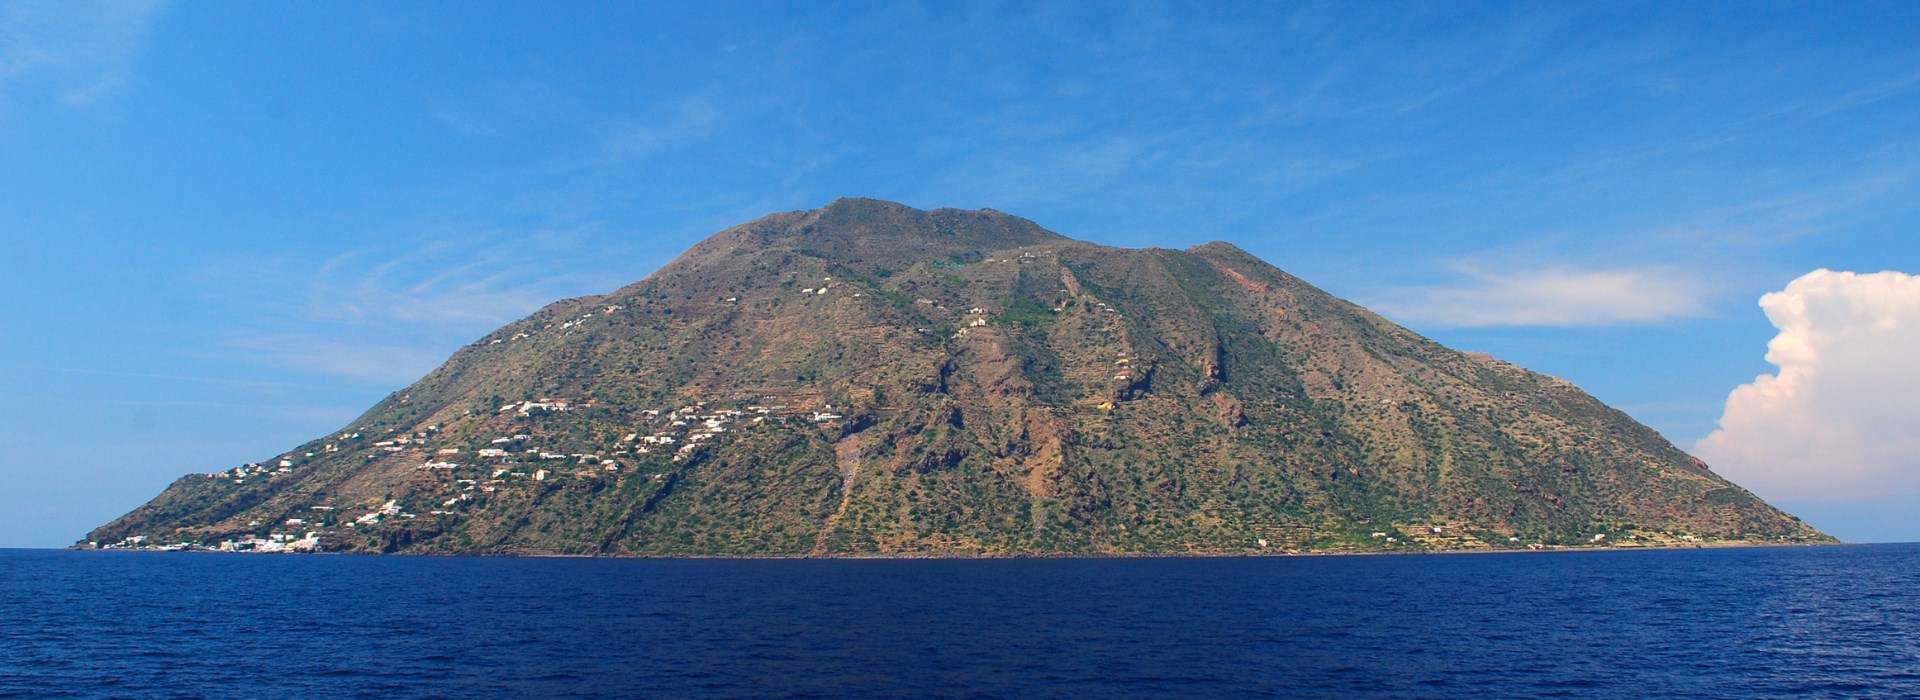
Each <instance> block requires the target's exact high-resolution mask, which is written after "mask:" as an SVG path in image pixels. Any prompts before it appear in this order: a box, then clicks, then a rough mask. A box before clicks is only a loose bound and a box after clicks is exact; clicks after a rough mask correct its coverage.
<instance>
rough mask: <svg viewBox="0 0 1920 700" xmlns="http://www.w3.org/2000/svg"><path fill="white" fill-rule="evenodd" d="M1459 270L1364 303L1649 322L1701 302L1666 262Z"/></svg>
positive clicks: (1447, 316) (1425, 314)
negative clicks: (1448, 281)
mask: <svg viewBox="0 0 1920 700" xmlns="http://www.w3.org/2000/svg"><path fill="white" fill-rule="evenodd" d="M1460 272H1461V276H1462V277H1463V278H1464V279H1462V280H1460V282H1459V283H1457V284H1453V285H1446V286H1428V287H1406V288H1401V289H1396V290H1390V291H1387V292H1385V293H1382V294H1378V295H1375V298H1374V299H1372V300H1371V303H1370V304H1369V306H1371V307H1372V308H1373V309H1374V310H1376V311H1379V312H1380V313H1382V314H1385V315H1387V316H1389V317H1392V318H1395V319H1399V320H1403V321H1408V322H1414V323H1419V324H1422V325H1427V326H1434V327H1444V328H1476V327H1487V326H1600V325H1614V324H1622V323H1651V322H1656V321H1664V320H1667V319H1672V318H1680V317H1686V316H1696V315H1699V314H1701V313H1702V312H1704V310H1705V308H1706V296H1707V285H1706V284H1705V283H1703V282H1702V281H1701V279H1700V278H1699V276H1697V275H1694V274H1689V273H1686V272H1683V271H1681V270H1678V269H1673V268H1666V267H1654V268H1645V269H1624V268H1623V269H1612V270H1581V269H1574V268H1567V267H1560V268H1547V269H1539V270H1516V271H1501V272H1490V271H1487V270H1484V269H1479V268H1463V269H1462V270H1461V271H1460Z"/></svg>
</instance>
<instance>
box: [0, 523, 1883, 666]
mask: <svg viewBox="0 0 1920 700" xmlns="http://www.w3.org/2000/svg"><path fill="white" fill-rule="evenodd" d="M0 697H28V698H523V699H524V698H709V697H711V698H823V697H857V698H869V697H928V698H1056V697H1058V698H1105V697H1123V698H1124V697H1166V698H1315V697H1329V698H1334V697H1337V698H1356V697H1358V698H1473V699H1475V700H1489V699H1492V698H1530V697H1575V698H1852V697H1862V698H1899V697H1907V698H1913V697H1920V545H1915V544H1899V545H1843V546H1826V547H1767V548H1729V549H1690V550H1642V551H1573V552H1544V553H1515V554H1433V555H1389V556H1298V557H1255V558H1119V559H975V560H966V559H960V560H954V559H945V560H940V559H920V560H900V559H893V560H881V559H856V560H750V559H563V558H484V557H400V556H348V555H250V554H214V553H164V552H155V553H140V552H95V551H61V550H0Z"/></svg>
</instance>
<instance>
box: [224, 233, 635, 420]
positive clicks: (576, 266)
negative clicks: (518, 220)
mask: <svg viewBox="0 0 1920 700" xmlns="http://www.w3.org/2000/svg"><path fill="white" fill-rule="evenodd" d="M606 238H611V237H608V236H603V235H597V234H596V233H595V230H594V229H593V227H591V226H588V227H584V228H579V229H535V230H491V231H489V230H464V229H457V228H455V229H447V230H440V231H436V232H435V233H434V235H432V236H431V237H428V236H411V237H408V238H404V239H402V240H400V241H394V242H392V243H388V244H384V245H376V246H371V247H366V248H360V249H357V250H353V251H350V252H344V253H340V254H338V255H335V256H334V257H332V258H330V259H328V260H326V261H324V262H322V263H320V264H318V265H317V266H312V265H313V264H312V263H309V262H306V261H304V260H300V259H278V260H242V259H230V260H223V261H219V262H218V263H217V264H213V265H209V266H208V267H207V268H206V269H203V270H200V271H198V272H197V274H196V275H195V278H196V279H197V280H200V281H202V283H210V284H212V285H214V287H215V289H217V291H213V292H212V295H213V296H214V297H215V298H218V299H225V300H244V302H243V303H244V305H243V306H242V307H241V308H242V309H243V311H241V312H239V313H237V314H236V320H237V323H235V326H234V327H233V328H230V329H228V331H227V333H226V335H227V340H226V342H225V345H226V347H227V348H228V349H230V350H232V351H235V352H237V353H238V354H239V355H241V356H246V357H251V358H252V359H254V361H256V362H259V363H260V364H264V365H271V366H277V367H284V368H288V369H294V370H298V371H302V372H307V373H312V374H318V375H327V376H334V377H342V378H347V379H352V380H357V381H363V382H370V383H375V384H404V383H406V382H410V381H413V380H415V379H419V378H420V377H421V376H422V375H424V374H426V372H427V371H428V370H431V369H433V368H434V367H435V366H437V365H439V364H440V363H441V362H442V361H444V360H446V358H447V356H448V355H450V354H451V353H452V352H453V351H454V350H455V349H457V348H459V347H460V346H461V345H464V344H466V343H468V342H471V341H472V340H473V339H475V338H477V337H479V336H480V335H482V334H484V333H486V332H488V331H491V330H493V329H494V328H497V327H499V326H501V325H503V324H505V323H508V322H510V321H513V320H516V319H519V318H522V317H525V316H526V315H528V314H529V313H532V312H533V311H535V310H536V309H539V308H540V307H542V306H545V305H546V304H549V303H552V302H555V301H559V300H561V299H565V298H569V297H575V296H581V295H585V294H600V293H605V292H609V291H612V290H614V289H616V288H618V287H619V286H620V285H623V284H626V283H629V282H632V281H634V280H636V279H639V278H640V277H641V276H642V275H643V274H644V273H645V272H647V271H648V270H649V269H650V263H655V262H663V261H664V260H659V261H654V260H650V259H649V257H650V256H649V255H647V254H645V253H644V252H643V251H640V250H637V249H636V248H635V247H634V246H632V245H629V244H626V243H622V242H614V243H609V242H606V241H604V240H600V239H606ZM627 261H632V262H627ZM302 277H304V278H305V282H304V284H275V285H265V286H263V285H260V284H259V280H260V279H261V278H273V279H285V280H299V279H301V278H302Z"/></svg>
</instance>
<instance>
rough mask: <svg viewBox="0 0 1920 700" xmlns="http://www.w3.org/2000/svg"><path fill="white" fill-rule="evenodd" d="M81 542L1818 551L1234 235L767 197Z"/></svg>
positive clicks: (1585, 419)
mask: <svg viewBox="0 0 1920 700" xmlns="http://www.w3.org/2000/svg"><path fill="white" fill-rule="evenodd" d="M88 540H89V542H90V543H93V544H94V545H95V546H134V545H137V546H146V547H156V546H180V545H190V546H201V547H223V548H227V549H263V550H281V549H317V550H331V551H380V552H408V553H554V554H598V555H649V554H738V555H827V556H832V555H870V554H880V555H888V554H898V555H918V554H956V555H976V554H977V555H1022V554H1059V553H1074V554H1122V553H1253V552H1281V551H1393V550H1421V549H1463V548H1522V547H1541V546H1561V545H1581V546H1643V545H1649V544H1679V543H1692V542H1713V541H1769V542H1773V541H1782V540H1785V541H1797V542H1810V541H1830V538H1827V537H1826V536H1825V535H1822V534H1820V533H1819V532H1816V531H1814V530H1813V529H1811V528H1809V527H1807V526H1806V525H1805V524H1803V523H1801V522H1800V521H1799V520H1798V519H1796V518H1794V517H1792V516H1789V515H1787V514H1785V513H1782V512H1780V511H1779V510H1776V509H1774V508H1773V507H1771V506H1769V505H1767V504H1766V503H1764V502H1762V501H1761V500H1760V499H1758V498H1756V497H1754V496H1753V495H1752V494H1751V493H1748V492H1747V491H1746V490H1744V489H1741V488H1740V487H1738V486H1735V485H1733V484H1731V483H1729V482H1727V481H1726V480H1725V479H1722V478H1720V477H1719V476H1717V475H1715V474H1714V473H1713V472H1712V471H1710V470H1708V468H1707V466H1706V465H1705V464H1703V463H1701V462H1700V461H1698V460H1696V459H1694V458H1692V457H1690V456H1688V455H1687V454H1685V453H1683V452H1681V451H1680V450H1679V449H1676V448H1675V447H1674V446H1673V445H1672V444H1671V443H1669V442H1667V441H1666V440H1664V439H1662V438H1661V437H1660V436H1659V435H1658V434H1656V433H1655V432H1654V431H1652V430H1650V429H1648V428H1647V427H1645V426H1643V425H1640V424H1639V423H1636V422H1634V421H1633V419H1631V418H1629V417H1627V416H1626V415H1625V414H1623V413H1620V412H1619V411H1616V410H1613V409H1611V408H1608V407H1607V406H1605V405H1602V404H1601V403H1600V402H1598V401H1596V400H1594V399H1593V398H1592V397H1590V396H1588V395H1587V394H1585V393H1583V392H1581V391H1580V390H1579V389H1577V388H1575V387H1574V386H1573V385H1571V384H1568V383H1567V382H1565V381H1562V380H1559V379H1555V378H1552V377H1547V376H1543V375H1540V374H1535V373H1532V372H1528V371H1526V370H1524V369H1521V368H1518V367H1515V366H1513V365H1510V364H1507V363H1504V362H1501V361H1499V360H1495V359H1493V358H1491V357H1488V356H1485V355H1479V354H1471V353H1461V352H1456V351H1453V350H1449V349H1447V348H1445V347H1442V346H1440V345H1438V344H1436V343H1434V342H1432V341H1430V340H1427V339H1426V338H1423V337H1421V336H1419V335H1418V334H1415V333H1413V332H1411V331H1408V330H1407V329H1405V328H1401V327H1400V326H1397V325H1395V324H1393V323H1391V322H1389V321H1387V320H1385V319H1383V318H1381V317H1379V316H1377V315H1374V314H1373V313H1370V312H1368V311H1367V310H1366V309H1363V308H1360V307H1358V306H1355V305H1353V304H1351V303H1348V302H1345V301H1342V300H1340V299H1337V298H1334V297H1333V296H1331V295H1329V294H1327V293H1325V292H1322V291H1320V290H1319V289H1316V288H1314V287H1313V286H1311V285H1308V284H1307V283H1305V282H1302V281H1301V280H1299V279H1296V278H1294V277H1292V276H1290V275H1288V274H1286V273H1284V272H1281V271H1280V270H1278V269H1275V268H1274V267H1272V266H1271V265H1268V264H1266V263H1264V262H1262V261H1260V260H1259V259H1257V258H1254V257H1253V256H1251V255H1248V254H1247V253H1245V252H1243V251H1241V250H1240V249H1238V248H1235V247H1233V246H1232V245H1229V244H1226V243H1218V242H1216V243H1208V244H1206V245H1202V246H1197V247H1194V248H1190V249H1187V250H1184V251H1181V250H1163V249H1157V248H1150V249H1145V250H1128V249H1120V248H1111V247H1106V246H1100V245H1094V244H1090V243H1085V242H1081V241H1075V240H1072V239H1069V238H1066V237H1063V236H1060V235H1059V234H1056V233H1053V232H1050V231H1047V230H1046V229H1043V228H1041V227H1039V226H1037V225H1035V224H1034V223H1033V222H1030V221H1027V220H1025V219H1021V218H1019V217H1015V216H1011V215H1007V214H1002V213H1000V212H995V211H992V210H979V211H960V210H954V209H937V210H933V211H921V210H917V209H913V208H910V207H907V206H903V205H899V204H893V203H889V202H882V201H876V200H868V199H843V200H839V201H836V202H833V203H832V204H830V205H828V206H826V207H824V208H821V209H816V210H811V211H800V212H789V213H782V214H774V215H771V216H767V217H765V218H762V219H759V220H757V221H753V222H751V223H747V224H744V225H741V226H737V227H734V228H730V229H727V230H725V231H721V232H720V233H718V234H715V235H714V236H712V237H711V238H708V239H707V240H705V241H702V242H701V243H699V244H697V245H695V246H694V247H693V248H691V249H689V250H688V251H687V252H686V253H684V254H682V255H681V256H680V257H679V258H677V259H675V260H674V261H673V262H671V263H669V264H668V265H666V266H665V267H663V268H661V269H660V270H659V271H658V272H655V273H654V274H653V275H651V276H649V277H647V278H646V279H644V280H641V281H640V282H637V283H635V284H633V285H630V286H627V287H625V288H622V289H620V290H617V291H615V292H613V293H610V294H607V295H604V296H596V297H587V298H581V299H570V300H565V301H560V302H557V303H554V304H552V305H550V306H547V307H546V308H544V309H541V310H540V311H538V312H536V313H534V314H533V315H531V316H529V317H527V318H525V319H523V320H520V321H517V322H514V323H512V324H509V325H507V326H506V327H504V328H501V329H499V330H497V331H494V332H493V333H490V334H488V335H487V336H485V337H483V338H481V339H480V340H478V341H475V342H474V343H473V344H471V345H469V346H467V347H465V348H462V349H461V350H460V351H458V352H456V353H454V355H453V357H452V358H451V359H449V360H448V361H447V363H446V364H444V365H442V366H441V367H440V368H438V369H436V370H434V371H433V372H432V373H430V374H428V375H427V376H426V377H425V378H423V379H421V380H420V381H418V382H416V383H415V384H413V385H412V386H409V387H407V388H405V389H403V390H401V391H399V392H396V393H394V394H393V395H392V396H390V397H388V398H387V399H386V400H384V401H381V402H380V403H379V404H378V405H376V406H374V407H373V408H372V409H371V410H369V411H368V412H367V413H366V414H365V415H363V416H361V417H360V418H359V419H358V420H355V421H354V422H353V423H352V424H350V425H348V426H346V427H343V428H342V429H340V430H339V431H337V432H335V433H333V434H330V435H327V436H325V437H322V438H320V439H317V440H314V441H312V442H309V443H307V444H305V445H301V446H299V447H297V448H294V449H293V450H291V451H289V452H287V453H286V454H283V455H278V456H275V457H273V458H271V459H268V460H266V461H263V462H258V463H252V464H247V465H243V466H239V467H233V468H229V469H225V470H221V471H216V472H213V473H207V474H194V475H190V476H187V477H185V478H182V479H180V480H179V481H177V482H175V483H174V484H173V485H171V486H170V487H168V488H167V489H166V490H165V491H164V492H163V493H161V494H160V495H159V496H158V497H156V498H155V499H153V501H151V502H149V503H147V504H145V505H143V506H141V507H139V508H137V509H135V510H134V511H133V512H131V513H128V514H127V515H125V516H122V517H121V518H119V519H118V520H115V521H114V522H112V523H110V524H108V525H106V526H103V527H101V528H99V529H98V530H95V531H94V532H93V533H91V534H90V535H89V536H88Z"/></svg>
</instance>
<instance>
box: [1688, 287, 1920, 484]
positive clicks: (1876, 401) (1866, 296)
mask: <svg viewBox="0 0 1920 700" xmlns="http://www.w3.org/2000/svg"><path fill="white" fill-rule="evenodd" d="M1760 307H1761V308H1762V309H1765V310H1766V313H1767V319H1768V320H1769V321H1772V322H1773V325H1774V327H1776V328H1778V329H1779V330H1780V333H1779V335H1777V336H1775V337H1774V339H1773V341H1772V342H1769V343H1768V344H1767V361H1768V362H1770V363H1773V364H1774V365H1776V366H1778V367H1779V368H1780V369H1779V371H1778V372H1776V373H1774V374H1764V375H1761V376H1759V377H1757V378H1755V379H1754V380H1753V383H1751V384H1744V385H1741V386H1740V387H1739V388H1736V389H1734V390H1733V393H1732V394H1731V395H1730V396H1728V397H1727V406H1726V411H1725V413H1724V414H1723V415H1722V416H1721V418H1720V429H1719V430H1715V431H1714V432H1713V433H1712V434H1710V435H1708V436H1707V437H1705V438H1702V439H1701V440H1700V441H1699V442H1698V443H1696V444H1695V446H1694V451H1695V453H1696V454H1699V455H1700V456H1701V457H1702V458H1704V459H1706V460H1707V462H1708V463H1709V464H1712V465H1713V468H1714V470H1715V471H1718V472H1719V473H1720V474H1722V475H1724V476H1726V477H1727V478H1729V479H1732V480H1733V481H1734V482H1736V483H1738V484H1740V485H1742V486H1745V487H1747V488H1749V489H1751V490H1753V491H1754V492H1755V493H1758V494H1760V495H1761V496H1762V497H1766V498H1776V499H1789V500H1854V499H1864V498H1870V497H1877V496H1889V495H1897V494H1902V493H1916V492H1920V483H1916V477H1920V277H1915V276H1912V275H1908V274H1904V273H1900V272H1880V273H1876V274H1866V275H1862V274H1855V273H1852V272H1834V271H1831V270H1815V271H1813V272H1810V273H1807V275H1806V276H1804V277H1801V278H1800V279H1797V280H1794V281H1793V282H1792V283H1790V284H1788V285H1787V288H1786V289H1785V290H1782V291H1778V292H1773V293H1770V294H1767V295H1766V296H1763V297H1761V298H1760Z"/></svg>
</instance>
